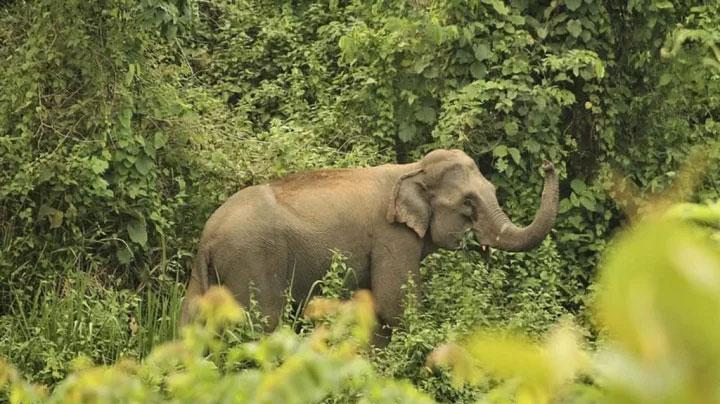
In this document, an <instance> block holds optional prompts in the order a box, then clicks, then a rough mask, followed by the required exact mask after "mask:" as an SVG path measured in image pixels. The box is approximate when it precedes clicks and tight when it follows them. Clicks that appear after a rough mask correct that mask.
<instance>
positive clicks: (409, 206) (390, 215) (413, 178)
mask: <svg viewBox="0 0 720 404" xmlns="http://www.w3.org/2000/svg"><path fill="white" fill-rule="evenodd" d="M422 172H423V171H422V170H416V171H413V172H410V173H407V174H405V175H403V176H402V177H400V179H399V180H398V182H397V183H396V184H395V187H394V188H393V193H392V199H391V200H390V206H389V208H388V212H387V220H388V222H390V223H393V222H398V223H405V224H406V225H407V226H408V227H409V228H411V229H413V230H414V231H415V233H417V234H418V236H420V238H422V237H425V233H426V232H427V228H428V225H429V224H430V203H429V200H428V195H427V190H426V189H425V185H424V184H423V183H422V181H421V179H420V178H419V174H420V173H422Z"/></svg>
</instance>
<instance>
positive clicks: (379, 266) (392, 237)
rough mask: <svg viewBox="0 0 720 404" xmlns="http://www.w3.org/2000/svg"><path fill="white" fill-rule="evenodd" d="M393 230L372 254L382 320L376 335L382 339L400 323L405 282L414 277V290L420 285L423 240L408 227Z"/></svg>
mask: <svg viewBox="0 0 720 404" xmlns="http://www.w3.org/2000/svg"><path fill="white" fill-rule="evenodd" d="M391 233H392V234H388V235H387V236H386V237H382V238H379V239H378V240H377V243H376V245H375V246H374V248H373V253H372V258H371V269H370V271H371V272H370V280H371V291H372V294H373V297H374V299H375V307H376V312H377V315H378V320H379V322H380V329H379V333H380V336H379V338H377V339H376V340H379V342H382V338H386V340H387V339H388V338H389V336H390V327H395V326H397V324H398V323H399V320H400V317H401V316H402V314H403V310H404V306H403V300H404V299H405V292H404V290H403V289H402V287H403V285H405V284H406V283H407V282H408V280H409V279H412V281H413V283H414V284H415V293H418V292H419V290H420V286H421V285H420V260H421V254H422V242H421V241H420V240H419V239H418V238H417V237H416V236H415V235H414V233H411V231H410V230H409V229H405V228H398V229H393V231H392V232H391ZM376 342H378V341H376ZM385 342H387V341H385ZM381 345H382V344H381Z"/></svg>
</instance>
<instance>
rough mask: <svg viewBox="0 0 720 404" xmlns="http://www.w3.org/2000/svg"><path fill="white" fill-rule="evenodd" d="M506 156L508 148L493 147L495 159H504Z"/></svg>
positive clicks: (501, 146)
mask: <svg viewBox="0 0 720 404" xmlns="http://www.w3.org/2000/svg"><path fill="white" fill-rule="evenodd" d="M507 154H508V148H507V146H505V145H502V144H501V145H498V146H495V148H494V149H493V155H494V156H495V157H505V156H507Z"/></svg>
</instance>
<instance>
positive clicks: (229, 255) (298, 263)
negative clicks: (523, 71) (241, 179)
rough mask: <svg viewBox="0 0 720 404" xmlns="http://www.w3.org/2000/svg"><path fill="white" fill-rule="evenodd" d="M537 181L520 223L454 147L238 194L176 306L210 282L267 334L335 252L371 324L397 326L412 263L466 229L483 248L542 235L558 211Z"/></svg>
mask: <svg viewBox="0 0 720 404" xmlns="http://www.w3.org/2000/svg"><path fill="white" fill-rule="evenodd" d="M543 170H544V173H545V180H544V186H543V191H542V196H541V203H540V208H539V209H538V210H537V212H536V214H535V217H534V219H533V221H532V223H531V224H530V225H528V226H526V227H518V226H517V225H515V224H513V223H512V222H511V221H510V219H509V218H508V216H507V215H506V214H505V213H504V211H503V210H502V208H501V207H500V205H499V203H498V200H497V197H496V194H495V186H494V185H493V184H492V183H491V182H490V181H489V180H487V179H486V178H485V177H484V176H483V175H482V173H481V172H480V170H479V169H478V167H477V165H476V164H475V162H474V160H473V159H472V158H471V157H469V156H468V155H467V154H465V153H464V152H463V151H461V150H445V149H439V150H434V151H431V152H429V153H428V154H426V155H425V156H424V157H423V158H422V159H421V160H419V161H417V162H413V163H408V164H385V165H380V166H375V167H364V168H344V169H326V170H318V171H310V172H304V173H299V174H294V175H291V176H288V177H285V178H282V179H279V180H276V181H274V182H270V183H269V184H264V185H254V186H250V187H247V188H244V189H242V190H240V191H238V192H237V193H235V194H234V195H233V196H231V197H230V198H229V199H228V200H227V201H226V202H225V203H223V204H222V205H221V206H220V207H219V208H218V209H217V210H216V211H215V212H214V213H213V214H212V215H211V216H210V218H209V219H208V221H207V223H206V224H205V227H204V229H203V232H202V236H201V239H200V242H199V246H198V250H197V254H196V256H195V259H194V262H193V267H192V272H191V277H190V280H189V282H188V284H187V289H186V298H185V301H184V302H183V308H182V314H181V323H182V324H186V323H187V322H189V321H190V320H191V318H192V317H194V314H193V313H194V311H195V309H194V305H193V302H194V301H195V300H196V299H197V298H198V297H199V296H201V295H202V294H203V293H204V291H206V290H207V289H208V286H209V284H210V283H220V284H223V285H224V286H226V287H227V288H229V290H230V291H231V292H232V293H233V294H234V296H235V298H236V300H237V301H238V302H239V303H240V304H242V305H245V306H247V305H248V304H249V303H250V299H251V296H252V297H253V298H254V299H255V301H256V304H257V306H258V307H259V309H260V312H261V313H262V315H263V316H266V318H267V319H268V324H267V328H268V329H269V330H272V329H274V328H275V327H276V325H277V324H278V320H279V317H280V315H281V312H282V310H283V306H284V304H285V300H286V291H287V290H288V288H289V289H290V290H289V293H290V295H291V296H292V297H293V299H294V300H295V301H303V300H304V299H305V298H307V297H308V294H309V293H310V292H311V289H312V288H313V285H314V284H315V283H316V282H317V281H318V280H320V279H322V278H323V275H324V274H325V273H326V271H327V270H328V268H329V263H330V259H331V257H332V254H333V252H332V251H333V250H335V251H340V252H341V253H343V255H344V256H345V257H346V258H347V260H348V261H347V262H348V264H349V266H350V267H351V268H353V270H354V271H355V276H356V285H355V286H356V287H357V288H362V289H369V290H370V293H371V294H372V296H373V298H374V301H375V311H376V315H377V317H378V320H379V321H380V324H383V325H387V326H389V328H390V329H392V327H394V326H396V325H397V323H398V320H399V317H400V315H401V314H402V311H403V298H404V296H403V293H402V292H401V287H402V286H403V285H404V284H405V283H406V282H407V281H408V280H409V279H412V280H413V281H414V282H415V284H416V285H417V286H418V287H417V289H418V290H420V289H421V288H420V277H419V267H420V262H421V260H422V259H423V258H424V257H425V256H427V255H428V254H430V253H431V252H433V251H435V250H436V249H439V248H442V249H457V248H459V247H460V246H461V244H462V241H463V238H464V236H465V234H466V233H467V232H468V231H471V232H472V233H474V236H475V238H476V240H477V242H478V243H479V244H480V245H481V246H482V247H483V249H484V248H486V247H492V248H497V249H501V250H506V251H526V250H529V249H532V248H534V247H536V246H537V245H538V244H540V243H541V242H542V240H543V239H544V238H545V237H546V235H547V234H548V233H549V232H550V230H551V228H552V226H553V223H554V221H555V217H556V215H557V210H558V177H557V175H556V172H555V168H554V166H553V164H552V163H550V162H548V161H545V162H544V163H543Z"/></svg>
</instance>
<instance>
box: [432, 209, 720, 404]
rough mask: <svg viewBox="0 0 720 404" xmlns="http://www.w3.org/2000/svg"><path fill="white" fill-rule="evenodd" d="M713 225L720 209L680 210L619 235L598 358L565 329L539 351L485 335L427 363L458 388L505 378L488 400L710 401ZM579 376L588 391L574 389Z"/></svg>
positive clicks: (604, 284) (719, 254) (604, 292)
mask: <svg viewBox="0 0 720 404" xmlns="http://www.w3.org/2000/svg"><path fill="white" fill-rule="evenodd" d="M679 218H682V220H680V219H679ZM694 222H697V223H701V224H697V223H694ZM708 225H710V226H712V227H710V228H708V227H707V226H708ZM718 225H720V205H719V204H717V203H716V204H713V205H709V206H703V205H689V204H686V205H677V206H675V207H673V209H671V210H670V211H669V212H667V213H666V214H665V215H664V216H663V217H662V218H658V217H654V218H651V219H646V220H644V221H643V222H642V223H640V224H638V225H636V226H634V227H633V228H631V229H629V230H626V231H625V232H623V233H622V234H621V235H620V236H619V237H618V239H617V240H616V241H615V243H614V244H613V247H612V248H610V249H609V250H608V253H607V255H606V257H605V259H604V263H603V265H602V269H601V273H600V279H599V282H598V285H597V309H596V312H597V315H598V317H599V320H600V322H601V323H602V325H603V334H604V335H603V341H602V342H601V344H600V346H599V349H598V350H597V352H595V353H594V355H591V354H590V353H588V352H586V351H585V350H584V349H583V347H582V343H581V338H580V335H579V334H578V332H577V331H576V330H575V329H574V328H573V327H572V326H570V325H568V324H565V325H562V326H560V327H558V328H556V329H555V330H554V331H553V332H552V333H551V334H550V335H549V336H548V337H547V340H546V342H545V343H544V345H542V346H540V345H537V344H535V343H533V341H531V340H529V339H527V338H525V337H522V336H518V335H507V333H505V334H503V333H498V332H495V333H485V332H481V333H477V334H474V335H472V336H470V337H469V338H467V339H466V340H465V341H464V342H463V343H462V344H461V345H445V346H443V347H441V348H439V349H438V350H436V351H435V352H434V353H433V354H432V355H431V358H430V361H431V362H432V363H434V364H435V365H440V366H445V365H451V366H453V367H454V370H453V375H454V378H455V380H456V382H457V383H459V384H462V383H464V382H471V383H478V382H480V381H481V380H484V379H486V378H488V377H492V378H496V379H501V380H504V383H502V384H500V385H499V387H496V388H494V389H493V390H491V391H490V392H489V393H488V396H487V397H488V398H490V401H498V402H502V401H503V400H505V399H511V398H513V397H514V399H516V400H517V402H536V403H547V402H550V400H551V399H552V400H558V399H561V400H563V399H572V398H573V397H575V398H576V399H577V398H578V397H580V396H578V395H579V394H581V397H583V399H585V400H588V399H592V401H596V402H610V403H617V402H658V403H664V402H667V403H675V402H697V401H710V402H715V401H717V400H718V399H719V397H718V390H717V386H716V383H715V380H717V377H718V376H719V374H720V360H719V359H718V358H720V354H719V353H718V352H717V344H715V341H716V340H717V338H718V337H720V336H718V335H717V334H718V327H716V325H715V319H716V318H717V316H718V315H719V314H720V313H718V308H719V307H720V299H719V297H718V294H717V289H718V288H719V287H720V249H719V248H718V247H719V246H718V244H717V242H716V241H715V240H711V238H712V237H709V236H710V235H711V234H712V235H713V236H714V237H716V236H717V226H718ZM700 308H702V309H700ZM582 374H584V375H586V376H587V377H589V378H590V379H591V380H592V384H591V385H586V384H580V383H579V381H577V380H578V377H579V375H582ZM574 382H575V383H576V384H573V383H574Z"/></svg>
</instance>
